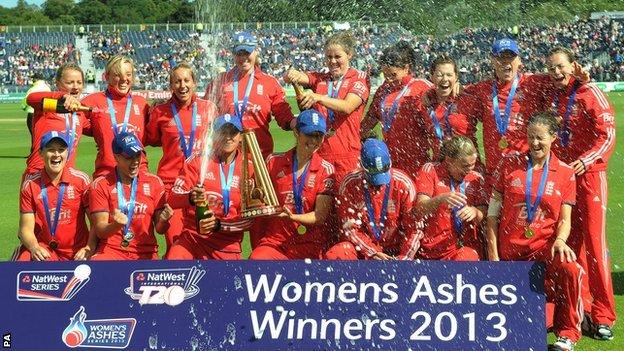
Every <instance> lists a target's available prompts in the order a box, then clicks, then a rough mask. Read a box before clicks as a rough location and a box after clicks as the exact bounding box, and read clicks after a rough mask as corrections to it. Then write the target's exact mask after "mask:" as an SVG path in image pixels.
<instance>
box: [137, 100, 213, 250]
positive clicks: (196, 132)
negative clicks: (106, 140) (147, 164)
mask: <svg viewBox="0 0 624 351" xmlns="http://www.w3.org/2000/svg"><path fill="white" fill-rule="evenodd" d="M173 104H176V99H175V98H173V97H172V98H171V99H170V100H169V101H167V102H165V103H162V104H160V105H157V106H155V107H154V108H153V109H152V110H151V112H150V119H149V122H148V123H147V125H146V126H145V133H146V142H147V144H148V145H151V146H161V147H162V150H163V155H162V158H161V159H160V162H159V163H158V171H157V173H156V174H157V175H158V177H159V178H160V179H161V180H162V181H163V183H164V184H165V190H166V192H167V193H169V192H171V188H173V183H174V182H175V180H176V179H177V177H178V176H179V175H180V170H181V169H182V167H183V166H184V160H185V159H187V158H188V157H190V156H192V154H195V153H199V152H201V150H202V147H203V139H204V135H205V132H206V131H207V129H208V128H209V127H210V123H212V120H213V119H214V118H215V117H216V107H215V105H214V104H213V103H212V102H210V101H208V100H202V99H199V98H197V97H196V96H195V97H193V99H192V101H191V104H190V105H188V106H186V107H183V108H181V107H180V106H179V105H177V104H176V105H175V109H176V111H177V113H178V115H179V120H180V124H181V126H182V133H183V135H184V140H185V142H184V144H182V143H181V139H180V130H178V127H177V124H176V121H175V118H174V113H173V108H172V105H173ZM194 108H196V117H195V128H192V121H193V110H194ZM192 130H193V141H192V146H191V145H190V143H191V141H190V139H191V136H190V135H191V131H192ZM183 147H184V148H186V151H185V150H183ZM169 224H170V226H169V229H168V230H167V233H166V234H165V237H166V239H167V247H171V245H172V244H173V242H174V241H175V237H177V235H179V234H180V233H181V232H182V228H183V223H182V211H181V210H180V209H178V210H175V211H174V215H173V217H172V218H170V219H169Z"/></svg>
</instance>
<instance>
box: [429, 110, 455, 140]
mask: <svg viewBox="0 0 624 351" xmlns="http://www.w3.org/2000/svg"><path fill="white" fill-rule="evenodd" d="M451 106H452V104H451V105H449V106H446V110H445V111H444V124H445V127H446V128H445V129H446V135H448V136H449V137H450V136H452V135H453V127H451V121H450V120H449V115H450V114H451V110H452V109H451ZM429 117H431V123H433V130H434V131H435V135H436V137H437V138H438V140H440V141H443V140H444V135H445V132H444V131H443V130H442V126H440V121H438V115H437V114H436V111H435V109H434V108H433V107H431V108H429Z"/></svg>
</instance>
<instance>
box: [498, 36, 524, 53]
mask: <svg viewBox="0 0 624 351" xmlns="http://www.w3.org/2000/svg"><path fill="white" fill-rule="evenodd" d="M504 51H511V52H513V53H514V54H515V55H518V54H520V49H519V48H518V43H516V41H515V40H513V39H510V38H503V39H498V40H497V41H495V42H494V45H492V55H494V56H498V55H500V54H502V53H503V52H504Z"/></svg>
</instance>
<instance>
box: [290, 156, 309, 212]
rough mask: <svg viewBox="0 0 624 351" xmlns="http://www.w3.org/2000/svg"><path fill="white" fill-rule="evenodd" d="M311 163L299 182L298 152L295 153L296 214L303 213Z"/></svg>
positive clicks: (293, 180)
mask: <svg viewBox="0 0 624 351" xmlns="http://www.w3.org/2000/svg"><path fill="white" fill-rule="evenodd" d="M311 162H312V160H310V162H308V163H307V164H306V166H305V168H304V169H303V172H302V173H301V176H300V177H299V180H297V170H298V169H299V160H298V159H297V152H296V151H293V162H292V187H293V198H294V200H295V213H299V214H301V213H303V187H304V186H305V182H306V178H307V177H308V169H309V167H310V163H311Z"/></svg>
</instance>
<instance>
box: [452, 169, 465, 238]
mask: <svg viewBox="0 0 624 351" xmlns="http://www.w3.org/2000/svg"><path fill="white" fill-rule="evenodd" d="M457 190H459V192H460V193H462V194H464V195H466V183H465V182H464V180H463V179H462V181H461V183H459V189H457V186H456V184H455V180H454V179H453V177H451V191H455V192H456V191H457ZM459 210H461V208H460V207H457V206H455V207H453V208H451V215H452V217H453V229H454V230H455V234H457V236H458V237H459V240H460V241H461V240H462V236H463V233H462V230H463V227H464V224H463V222H462V220H461V219H460V218H459V216H457V212H458V211H459Z"/></svg>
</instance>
